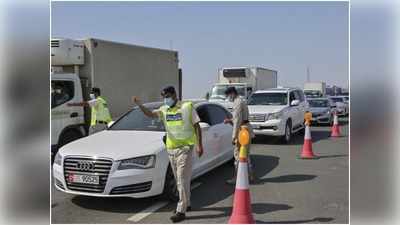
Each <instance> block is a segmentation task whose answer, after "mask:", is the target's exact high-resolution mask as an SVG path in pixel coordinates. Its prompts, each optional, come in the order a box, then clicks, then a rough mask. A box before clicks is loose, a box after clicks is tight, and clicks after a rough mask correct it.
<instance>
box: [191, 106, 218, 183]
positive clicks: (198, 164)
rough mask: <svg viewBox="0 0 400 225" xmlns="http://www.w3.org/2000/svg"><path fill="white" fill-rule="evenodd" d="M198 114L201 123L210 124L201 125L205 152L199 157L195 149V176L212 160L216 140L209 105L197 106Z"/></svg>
mask: <svg viewBox="0 0 400 225" xmlns="http://www.w3.org/2000/svg"><path fill="white" fill-rule="evenodd" d="M196 111H197V114H198V115H199V117H200V122H201V123H206V124H208V126H203V125H201V126H200V127H201V136H202V142H203V148H204V152H203V155H202V156H201V157H200V158H199V157H198V155H197V154H196V152H195V151H193V162H194V163H193V176H194V177H196V176H198V175H199V174H200V173H202V172H204V169H205V167H206V165H207V163H209V162H210V160H211V157H212V153H213V152H214V151H215V150H214V149H213V148H215V141H214V140H213V139H214V136H213V135H212V133H211V132H210V129H211V127H212V124H211V120H210V117H209V114H208V110H207V105H206V104H204V105H200V106H199V107H197V108H196Z"/></svg>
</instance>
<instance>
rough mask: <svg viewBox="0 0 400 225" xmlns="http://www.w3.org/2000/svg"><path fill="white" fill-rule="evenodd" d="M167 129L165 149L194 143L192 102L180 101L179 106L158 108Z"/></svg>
mask: <svg viewBox="0 0 400 225" xmlns="http://www.w3.org/2000/svg"><path fill="white" fill-rule="evenodd" d="M160 110H161V112H162V116H163V121H164V126H165V129H166V131H167V141H166V145H167V149H175V148H179V147H182V146H187V145H194V144H196V140H197V139H196V132H195V130H194V127H193V124H192V110H193V104H192V103H191V102H185V103H182V104H181V105H180V106H179V105H178V106H175V107H174V108H171V109H170V108H168V107H167V106H162V107H161V108H160Z"/></svg>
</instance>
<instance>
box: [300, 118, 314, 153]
mask: <svg viewBox="0 0 400 225" xmlns="http://www.w3.org/2000/svg"><path fill="white" fill-rule="evenodd" d="M305 125H306V127H305V131H304V144H303V149H302V151H301V155H300V158H301V159H317V158H318V157H317V156H316V155H314V153H313V150H312V138H311V131H310V125H309V123H306V124H305Z"/></svg>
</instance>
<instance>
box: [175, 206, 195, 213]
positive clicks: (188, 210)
mask: <svg viewBox="0 0 400 225" xmlns="http://www.w3.org/2000/svg"><path fill="white" fill-rule="evenodd" d="M190 211H192V206H188V207H187V208H186V212H190ZM174 214H176V209H175V210H174Z"/></svg>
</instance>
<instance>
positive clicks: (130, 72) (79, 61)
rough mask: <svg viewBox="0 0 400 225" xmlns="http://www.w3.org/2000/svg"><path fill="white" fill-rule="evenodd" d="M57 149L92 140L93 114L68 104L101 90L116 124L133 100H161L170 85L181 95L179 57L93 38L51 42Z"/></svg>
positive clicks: (53, 124) (54, 146)
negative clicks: (162, 91)
mask: <svg viewBox="0 0 400 225" xmlns="http://www.w3.org/2000/svg"><path fill="white" fill-rule="evenodd" d="M51 66H52V73H51V91H52V93H51V94H52V102H51V115H52V118H51V134H52V136H51V143H52V149H57V148H58V147H60V146H62V145H64V144H66V143H68V142H70V141H73V140H75V139H77V138H80V137H83V136H86V135H87V130H88V126H89V121H90V109H89V108H86V107H85V108H83V107H71V106H68V105H67V104H68V103H72V102H82V101H84V100H88V99H89V93H90V91H91V89H92V87H98V88H100V89H101V95H102V96H103V97H104V98H105V99H106V100H107V103H108V108H109V110H110V113H111V116H112V118H113V119H116V118H118V117H119V116H121V115H122V114H123V113H125V112H126V111H128V110H129V109H130V108H131V107H132V103H131V96H133V95H138V96H140V97H141V99H142V101H143V102H149V101H160V90H161V89H162V87H164V86H165V85H173V86H175V87H176V88H177V92H178V93H179V96H181V94H182V77H181V71H180V70H179V68H178V52H176V51H171V50H164V49H157V48H149V47H143V46H138V45H131V44H122V43H116V42H112V41H106V40H100V39H95V38H88V39H83V40H72V39H63V38H54V39H52V40H51Z"/></svg>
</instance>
